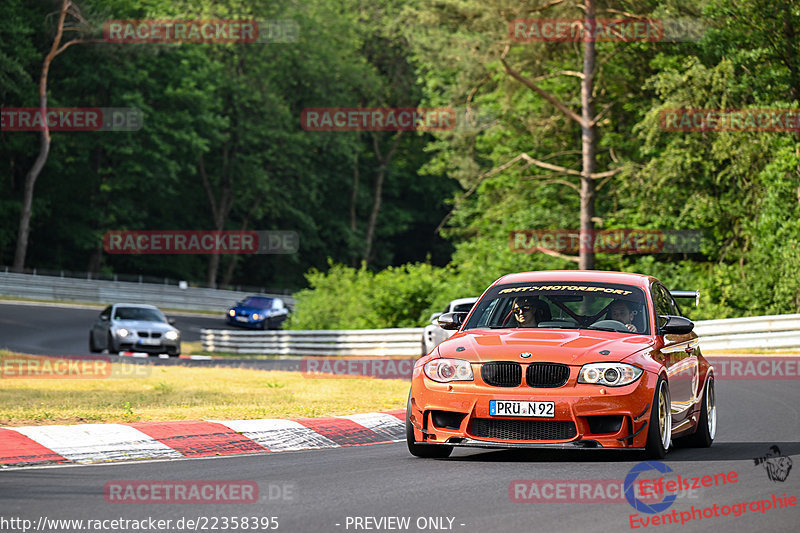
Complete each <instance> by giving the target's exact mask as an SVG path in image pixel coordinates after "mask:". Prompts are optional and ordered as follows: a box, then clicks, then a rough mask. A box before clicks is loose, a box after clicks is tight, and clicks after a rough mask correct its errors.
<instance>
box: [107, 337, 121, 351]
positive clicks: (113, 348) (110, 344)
mask: <svg viewBox="0 0 800 533" xmlns="http://www.w3.org/2000/svg"><path fill="white" fill-rule="evenodd" d="M106 348H108V354H109V355H117V354H119V347H117V346H114V337H113V336H112V335H111V333H109V334H108V344H107V345H106Z"/></svg>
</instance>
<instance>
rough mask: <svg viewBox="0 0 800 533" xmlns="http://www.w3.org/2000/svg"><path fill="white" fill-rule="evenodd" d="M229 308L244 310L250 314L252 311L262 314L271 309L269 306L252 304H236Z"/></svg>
mask: <svg viewBox="0 0 800 533" xmlns="http://www.w3.org/2000/svg"><path fill="white" fill-rule="evenodd" d="M231 309H235V310H236V311H245V312H247V313H250V314H252V313H264V314H266V313H267V312H269V311H271V310H272V308H271V307H252V306H249V305H236V306H234V307H232V308H231Z"/></svg>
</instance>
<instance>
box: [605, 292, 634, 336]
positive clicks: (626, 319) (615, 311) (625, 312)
mask: <svg viewBox="0 0 800 533" xmlns="http://www.w3.org/2000/svg"><path fill="white" fill-rule="evenodd" d="M608 316H609V318H610V319H611V320H616V321H617V322H622V323H623V324H625V327H626V328H628V331H630V332H631V333H639V329H638V328H637V327H636V326H635V325H634V323H633V313H632V312H631V310H630V308H629V307H628V304H627V302H625V301H624V300H614V303H612V304H611V306H610V307H609V309H608Z"/></svg>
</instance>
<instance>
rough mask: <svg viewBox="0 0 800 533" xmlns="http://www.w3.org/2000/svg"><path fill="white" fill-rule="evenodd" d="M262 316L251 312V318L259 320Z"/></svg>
mask: <svg viewBox="0 0 800 533" xmlns="http://www.w3.org/2000/svg"><path fill="white" fill-rule="evenodd" d="M262 318H263V317H262V316H261V315H259V314H258V313H253V320H261V319H262Z"/></svg>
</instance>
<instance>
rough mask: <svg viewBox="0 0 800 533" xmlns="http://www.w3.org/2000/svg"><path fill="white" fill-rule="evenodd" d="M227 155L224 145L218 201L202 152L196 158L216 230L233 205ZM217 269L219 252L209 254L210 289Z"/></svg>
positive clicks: (208, 281) (212, 286) (208, 284)
mask: <svg viewBox="0 0 800 533" xmlns="http://www.w3.org/2000/svg"><path fill="white" fill-rule="evenodd" d="M228 157H229V153H228V149H227V147H225V149H224V154H223V161H224V163H223V168H222V169H221V174H222V178H221V182H222V183H221V185H220V187H221V189H222V190H221V192H220V199H219V203H218V202H217V201H216V199H215V197H214V191H213V190H212V189H211V182H210V181H209V179H208V174H207V173H206V167H205V162H204V160H203V156H202V154H201V155H200V157H199V158H198V160H197V170H198V173H199V174H200V179H201V181H202V183H203V189H205V191H206V198H207V199H208V203H209V206H210V208H211V216H212V217H213V219H214V229H215V230H216V231H222V230H223V229H224V228H225V221H226V220H227V218H228V213H230V210H231V207H233V184H232V183H231V180H230V179H229V177H228V175H227V172H228V164H227V162H228ZM218 271H219V254H218V253H215V254H211V257H210V258H209V260H208V276H207V277H206V285H207V286H208V287H210V288H212V289H213V288H215V287H216V286H217V272H218Z"/></svg>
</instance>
